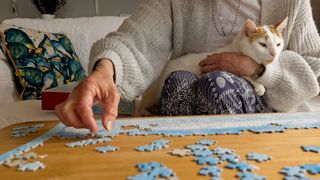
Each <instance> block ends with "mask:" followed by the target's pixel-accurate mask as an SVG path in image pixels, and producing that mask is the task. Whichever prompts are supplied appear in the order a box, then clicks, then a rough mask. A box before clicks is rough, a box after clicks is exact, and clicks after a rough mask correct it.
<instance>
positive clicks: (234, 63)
mask: <svg viewBox="0 0 320 180" xmlns="http://www.w3.org/2000/svg"><path fill="white" fill-rule="evenodd" d="M199 65H200V71H201V72H202V73H209V72H213V71H227V72H230V73H232V74H235V75H240V76H249V77H252V76H254V75H256V74H257V72H258V71H259V69H260V66H261V65H260V64H258V63H256V62H255V61H254V60H253V59H251V58H250V57H248V56H245V55H242V54H239V53H232V52H224V53H218V54H212V55H209V56H208V57H207V58H206V59H204V60H202V61H201V62H200V63H199Z"/></svg>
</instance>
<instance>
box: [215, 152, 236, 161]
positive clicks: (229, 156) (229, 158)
mask: <svg viewBox="0 0 320 180" xmlns="http://www.w3.org/2000/svg"><path fill="white" fill-rule="evenodd" d="M218 157H219V158H220V160H222V161H228V162H230V163H236V162H238V161H239V159H240V156H239V155H237V154H234V153H232V154H219V155H218Z"/></svg>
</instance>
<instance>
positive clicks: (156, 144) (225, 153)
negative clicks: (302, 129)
mask: <svg viewBox="0 0 320 180" xmlns="http://www.w3.org/2000/svg"><path fill="white" fill-rule="evenodd" d="M42 126H43V125H41V124H38V125H33V126H31V127H27V126H23V127H17V128H14V129H13V131H12V136H13V137H19V135H18V136H17V135H14V134H22V136H25V135H27V134H28V133H32V132H36V131H35V130H34V128H35V127H36V128H37V129H39V128H41V127H42ZM30 128H31V129H33V130H32V131H30V130H29V129H30ZM23 130H26V133H25V132H23ZM17 131H21V132H19V133H16V132H17ZM134 131H135V130H129V131H126V132H127V133H128V132H134ZM136 132H137V131H136ZM98 133H99V132H98ZM88 134H89V132H88V131H87V130H82V129H74V128H64V130H63V131H61V132H60V133H58V134H57V136H58V137H60V138H62V139H69V138H84V137H87V136H88ZM98 135H99V134H98ZM136 135H141V134H136ZM110 141H111V138H108V137H104V135H103V134H100V135H99V136H97V138H91V139H86V140H80V141H76V142H71V143H67V144H66V146H67V147H71V148H72V147H83V146H87V145H92V144H97V143H107V142H110ZM171 142H172V141H171V140H166V139H161V140H156V141H153V142H151V143H150V144H147V145H142V146H139V147H136V148H135V149H136V150H137V151H142V152H145V151H149V152H150V151H155V150H160V149H164V148H168V147H169V143H171ZM215 143H216V142H215V141H213V140H209V139H202V140H199V141H198V142H197V143H196V144H191V145H187V146H186V147H185V148H184V149H173V150H171V151H170V152H169V153H170V154H172V155H177V156H180V157H184V156H188V155H193V156H195V157H196V158H195V161H196V163H197V164H199V165H204V164H207V165H209V166H205V167H203V168H202V169H201V170H200V171H199V174H200V175H210V176H212V178H214V179H219V178H220V175H221V172H222V169H221V168H218V167H217V164H220V163H221V162H223V161H228V162H229V163H230V164H228V165H227V166H226V168H231V169H238V170H239V171H240V173H239V174H238V175H237V177H239V178H240V179H265V177H263V176H259V175H256V174H254V173H252V171H253V170H254V169H257V167H255V166H252V165H250V164H248V163H246V162H244V161H240V162H239V160H240V156H239V155H237V154H236V153H235V151H234V150H231V149H228V148H220V147H217V148H215V149H213V150H210V149H209V147H210V146H212V145H214V144H215ZM119 149H120V148H119V147H115V146H100V147H97V148H95V150H96V151H97V152H101V153H105V152H111V151H116V150H119ZM302 149H303V150H304V151H310V152H317V153H319V152H320V147H319V146H302ZM213 155H216V156H217V157H214V156H213ZM20 159H23V158H20ZM247 159H248V160H255V161H257V162H264V161H267V160H271V157H269V156H268V155H265V154H258V153H254V152H252V153H249V154H248V155H247ZM19 162H20V163H19ZM10 163H12V164H14V165H12V164H11V165H9V164H10ZM142 164H144V165H143V166H148V164H149V165H150V167H149V170H148V171H147V170H143V169H141V168H140V166H142V165H141V164H140V165H137V167H138V168H139V169H140V171H142V172H143V173H142V174H139V175H137V176H134V177H129V178H128V179H135V178H138V177H140V179H141V177H149V178H151V177H165V176H166V177H175V173H174V172H173V171H172V170H170V169H169V168H167V167H165V166H164V165H163V164H161V163H158V165H155V164H156V162H151V163H142ZM5 165H7V166H11V167H17V169H18V170H20V171H25V170H27V171H35V170H37V169H43V168H44V167H45V166H44V165H43V164H42V163H41V162H39V161H35V162H30V163H25V162H23V161H19V156H15V157H14V158H11V159H10V160H8V161H6V162H5ZM159 168H160V170H159ZM306 172H309V173H311V174H319V173H320V164H306V165H299V166H292V167H284V168H283V169H282V170H281V171H280V173H282V174H285V175H286V179H290V178H305V179H306V178H307V177H305V173H306ZM138 179H139V178H138ZM151 179H152V178H151Z"/></svg>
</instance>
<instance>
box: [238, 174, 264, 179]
mask: <svg viewBox="0 0 320 180" xmlns="http://www.w3.org/2000/svg"><path fill="white" fill-rule="evenodd" d="M237 177H239V178H240V179H241V180H265V179H266V177H264V176H259V175H257V174H253V173H251V172H242V173H239V174H237Z"/></svg>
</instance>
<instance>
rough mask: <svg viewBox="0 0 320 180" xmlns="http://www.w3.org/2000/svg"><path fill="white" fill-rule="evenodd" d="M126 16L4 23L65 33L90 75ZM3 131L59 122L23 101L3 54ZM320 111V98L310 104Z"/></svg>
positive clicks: (0, 78)
mask: <svg viewBox="0 0 320 180" xmlns="http://www.w3.org/2000/svg"><path fill="white" fill-rule="evenodd" d="M124 19H125V17H114V16H99V17H83V18H63V19H62V18H61V19H59V18H58V19H53V20H42V19H26V18H15V19H7V20H4V21H3V23H7V24H14V25H17V26H20V27H26V28H32V29H36V30H39V31H44V32H57V33H64V34H66V35H67V37H68V38H69V39H70V41H71V43H72V45H73V46H74V50H75V52H76V53H77V55H78V57H79V60H80V63H81V65H82V66H83V68H84V70H85V71H86V72H87V73H88V71H89V69H88V66H89V55H90V49H91V46H92V45H93V43H94V42H96V41H97V40H98V39H101V38H103V37H104V36H105V35H106V34H107V33H109V32H111V31H114V30H116V29H117V27H118V26H119V25H120V24H121V23H122V21H123V20H124ZM0 73H1V75H0V99H1V101H0V128H2V127H5V126H8V125H11V124H14V123H17V122H24V121H37V120H56V119H57V118H56V116H55V114H54V112H49V111H42V110H41V105H40V100H26V101H20V100H19V98H18V93H17V91H16V87H15V83H14V80H13V76H12V72H11V70H10V69H9V66H8V63H7V60H6V57H5V56H4V55H3V53H2V52H1V51H0ZM311 104H312V106H313V109H314V110H315V111H320V96H318V97H315V98H314V99H313V100H312V102H311Z"/></svg>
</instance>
